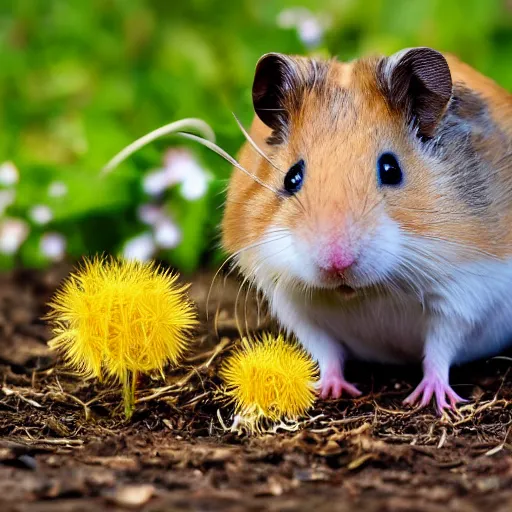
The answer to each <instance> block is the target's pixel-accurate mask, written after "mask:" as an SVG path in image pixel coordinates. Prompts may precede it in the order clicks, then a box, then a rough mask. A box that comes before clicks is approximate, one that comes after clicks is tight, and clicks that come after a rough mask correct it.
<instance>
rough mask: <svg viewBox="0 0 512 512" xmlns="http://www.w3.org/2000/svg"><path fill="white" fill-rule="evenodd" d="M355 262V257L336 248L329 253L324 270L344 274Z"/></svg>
mask: <svg viewBox="0 0 512 512" xmlns="http://www.w3.org/2000/svg"><path fill="white" fill-rule="evenodd" d="M353 263H354V257H353V256H352V255H350V254H348V253H346V252H344V251H339V250H334V251H331V252H330V254H329V255H328V258H327V261H326V262H325V265H324V266H323V270H324V271H325V272H328V273H329V274H342V273H343V272H344V271H345V270H347V268H349V267H350V266H351V265H352V264H353Z"/></svg>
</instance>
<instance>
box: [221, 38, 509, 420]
mask: <svg viewBox="0 0 512 512" xmlns="http://www.w3.org/2000/svg"><path fill="white" fill-rule="evenodd" d="M252 98H253V106H254V110H255V113H256V116H255V119H254V121H253V124H252V127H251V130H250V138H249V142H247V143H246V144H245V146H244V147H243V148H242V150H241V153H240V158H239V162H240V165H241V167H242V168H243V169H244V170H245V171H246V172H245V173H244V172H240V170H239V169H238V170H237V169H235V170H234V172H233V174H232V177H231V179H230V183H229V187H228V194H227V201H226V207H225V213H224V217H223V221H222V232H223V233H222V239H223V246H224V248H225V250H226V251H227V252H228V253H230V254H231V255H232V257H233V259H234V261H235V262H236V265H237V266H238V268H239V269H240V271H241V273H242V274H243V275H244V277H245V278H247V279H248V280H250V281H251V282H253V283H254V285H255V286H256V287H257V288H258V289H259V290H260V291H261V292H262V293H263V294H264V296H265V297H266V299H267V300H268V303H269V306H270V309H271V312H272V314H273V315H274V316H275V318H276V319H277V320H278V321H279V323H280V325H281V326H282V328H283V329H284V330H285V331H287V332H288V333H289V334H291V335H294V336H295V337H296V338H297V339H298V341H299V342H300V343H301V344H302V345H303V346H304V348H305V349H306V350H307V351H309V352H310V354H311V355H312V356H313V358H315V359H316V360H317V362H318V365H319V369H320V384H319V386H320V389H319V391H320V395H321V397H324V398H327V397H334V398H338V397H340V396H341V395H342V393H346V394H348V395H352V396H357V395H359V394H360V391H359V390H358V389H357V387H356V386H355V385H354V384H351V383H349V382H347V381H346V380H345V377H344V367H345V363H346V361H347V359H350V358H357V359H361V360H366V361H375V362H382V363H404V364H407V363H414V362H422V365H423V379H422V380H421V382H420V384H419V385H418V387H417V388H416V389H415V390H414V392H413V393H412V394H411V395H410V396H409V397H407V398H406V400H405V403H406V404H416V405H418V406H426V405H428V404H429V403H430V402H431V401H432V399H434V402H435V405H436V406H437V408H438V410H439V411H442V410H444V409H448V408H454V407H455V406H456V404H457V403H458V402H461V401H463V399H462V398H461V397H459V396H458V395H457V394H456V393H455V392H454V390H453V389H452V388H451V387H450V384H449V371H450V367H451V366H452V365H454V364H460V363H463V362H466V361H470V360H474V359H477V358H480V357H485V356H490V355H493V354H496V353H498V352H499V351H500V350H502V349H503V348H504V347H506V346H507V345H508V344H509V343H510V342H511V341H512V95H511V94H510V93H508V92H507V91H506V90H504V89H502V88H500V87H499V86H498V85H497V84H495V83H494V82H493V81H492V80H490V79H488V78H486V77H484V76H482V75H481V74H479V73H478V72H477V71H475V70H473V69H472V68H471V67H470V66H468V65H466V64H464V63H462V62H460V61H459V60H458V59H457V58H455V57H453V56H451V55H443V54H441V53H439V52H437V51H435V50H433V49H430V48H424V47H420V48H411V49H406V50H403V51H400V52H399V53H396V54H395V55H392V56H390V57H380V56H375V57H368V58H361V59H358V60H355V61H353V62H348V63H344V62H339V61H336V60H328V61H322V60H314V59H309V58H305V57H295V56H286V55H281V54H275V53H271V54H267V55H264V56H263V57H262V58H261V59H260V60H259V62H258V64H257V67H256V71H255V77H254V83H253V88H252Z"/></svg>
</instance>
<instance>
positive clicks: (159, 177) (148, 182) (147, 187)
mask: <svg viewBox="0 0 512 512" xmlns="http://www.w3.org/2000/svg"><path fill="white" fill-rule="evenodd" d="M169 185H170V184H169V179H168V176H167V173H166V171H165V169H157V170H155V171H151V172H150V173H148V174H146V176H144V179H143V181H142V188H143V189H144V192H146V194H149V195H150V196H158V195H160V194H161V193H162V192H164V191H165V190H167V188H169Z"/></svg>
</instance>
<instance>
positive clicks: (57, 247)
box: [39, 233, 67, 261]
mask: <svg viewBox="0 0 512 512" xmlns="http://www.w3.org/2000/svg"><path fill="white" fill-rule="evenodd" d="M66 245H67V243H66V238H65V237H64V236H63V235H61V234H60V233H45V234H44V235H43V236H42V237H41V241H40V243H39V248H40V250H41V252H42V253H43V254H44V255H45V256H46V257H47V258H49V259H50V260H52V261H60V260H62V259H63V258H64V256H65V255H66Z"/></svg>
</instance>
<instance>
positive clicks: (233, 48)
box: [0, 0, 512, 271]
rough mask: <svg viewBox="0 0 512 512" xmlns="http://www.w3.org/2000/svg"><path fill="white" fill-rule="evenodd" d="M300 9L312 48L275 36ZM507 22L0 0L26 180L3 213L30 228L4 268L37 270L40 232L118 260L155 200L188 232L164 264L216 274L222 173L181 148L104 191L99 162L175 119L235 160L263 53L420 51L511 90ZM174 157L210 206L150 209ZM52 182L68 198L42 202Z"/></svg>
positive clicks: (71, 247) (284, 32)
mask: <svg viewBox="0 0 512 512" xmlns="http://www.w3.org/2000/svg"><path fill="white" fill-rule="evenodd" d="M298 5H300V6H302V7H306V8H308V9H310V10H311V12H312V13H313V15H314V16H316V17H318V18H319V19H320V20H324V21H325V22H326V25H328V26H327V28H326V29H325V31H324V34H323V39H322V40H321V41H318V43H317V44H312V43H310V44H308V42H307V40H306V39H305V38H304V34H302V40H301V31H300V29H297V27H293V26H291V27H288V28H282V27H281V26H279V23H278V21H277V20H278V17H279V15H280V13H282V12H283V10H285V9H290V8H294V7H297V6H298ZM511 17H512V4H511V3H510V1H508V0H465V1H461V0H430V1H429V0H359V1H357V0H344V1H341V0H326V1H323V2H318V1H313V0H310V1H303V2H299V1H290V0H262V1H257V2H255V1H251V0H241V1H239V2H227V1H212V0H209V1H207V0H189V1H187V2H176V1H169V0H87V1H79V0H4V1H2V2H1V3H0V46H1V48H2V52H1V53H0V105H1V108H0V129H1V133H2V136H1V137H0V162H2V161H12V162H13V163H14V164H15V165H16V167H17V168H18V170H19V173H20V180H19V183H18V184H17V185H14V186H13V187H14V188H15V189H16V199H15V201H14V203H13V204H12V205H10V206H8V208H7V211H6V215H8V216H9V217H15V218H20V219H24V220H26V221H27V223H28V224H29V228H30V229H29V234H28V237H27V239H26V241H25V242H24V244H23V245H22V247H21V248H20V250H19V252H18V254H17V255H7V254H2V255H1V257H0V265H2V266H3V267H5V266H10V265H13V264H15V263H16V262H21V263H22V264H24V265H29V266H42V265H46V264H47V263H48V262H49V260H50V258H49V257H47V256H45V255H44V254H43V253H42V252H41V236H43V235H44V233H47V232H52V233H58V234H62V235H63V236H64V238H65V239H66V242H67V251H68V253H69V254H70V255H71V256H72V257H79V256H81V255H82V254H90V253H93V252H96V251H108V252H114V253H115V252H117V251H120V250H121V249H122V247H123V244H124V243H125V242H126V241H127V240H129V239H130V238H131V237H134V236H136V235H138V234H140V233H142V232H144V231H147V230H148V229H151V228H148V227H147V226H144V224H143V223H142V222H141V220H140V219H139V218H138V216H137V209H138V207H139V206H140V205H141V204H144V203H151V202H158V203H159V204H161V205H162V206H163V208H164V210H165V211H166V212H168V213H170V215H171V216H172V219H173V220H174V222H176V223H177V224H178V226H179V228H180V229H181V231H182V238H181V243H180V244H179V245H178V246H177V247H176V248H173V249H164V250H162V251H161V252H160V253H159V254H157V255H158V256H160V257H163V258H168V259H169V260H170V261H171V262H172V263H173V264H175V265H177V266H178V267H180V268H181V269H182V270H184V271H192V270H193V269H194V268H195V267H196V266H197V265H198V264H199V263H200V262H202V261H213V260H216V257H215V258H211V254H212V250H214V247H215V245H216V244H217V241H218V236H217V226H218V223H219V221H220V214H221V209H220V208H219V206H220V205H221V203H222V200H223V198H222V189H223V187H224V183H225V180H226V178H227V177H228V176H229V173H230V168H229V165H228V164H227V163H225V162H224V161H222V160H221V159H220V158H219V157H218V156H216V155H214V154H211V153H209V152H208V151H207V150H205V149H204V148H199V147H196V146H194V145H193V144H191V143H186V144H185V142H184V141H182V140H179V139H178V138H176V137H169V138H166V139H165V140H160V141H157V142H155V143H153V144H151V145H150V146H149V147H146V148H144V149H143V150H141V151H140V152H139V153H137V154H136V155H134V156H133V157H131V158H130V159H129V160H127V161H126V162H124V163H123V164H122V165H121V166H120V168H119V169H117V170H116V171H115V172H113V173H112V174H110V175H108V176H106V177H100V175H99V172H100V170H101V168H102V167H103V166H104V165H105V164H106V162H107V161H108V160H109V159H110V158H111V157H112V156H113V155H114V154H115V153H117V152H118V151H119V150H120V149H122V148H123V147H124V146H125V145H127V144H129V143H130V142H132V141H133V140H134V139H136V138H138V137H140V136H141V135H143V134H144V133H146V132H148V131H151V130H153V129H154V128H157V127H158V126H161V125H163V124H166V123H168V122H170V121H174V120H178V119H180V118H184V117H199V118H202V119H204V120H205V121H206V122H208V123H209V124H210V125H211V126H212V127H213V129H214V130H215V132H216V134H217V137H218V140H217V142H218V143H219V144H220V145H221V146H222V147H223V148H225V149H226V150H227V151H228V152H230V153H231V154H235V153H236V151H237V150H238V148H239V146H240V144H241V143H242V136H241V134H240V132H239V130H238V128H237V127H236V124H235V122H234V120H233V118H232V115H231V112H236V113H237V115H238V116H239V117H240V118H241V120H242V121H243V122H244V124H245V125H248V124H249V123H250V120H251V117H252V109H251V103H250V88H251V83H252V75H253V71H254V66H255V63H256V61H257V59H258V58H259V57H260V56H261V55H262V54H263V53H265V52H268V51H279V52H285V53H308V52H311V51H315V52H319V53H323V54H334V55H337V56H339V57H340V58H341V59H344V60H345V59H352V58H355V57H357V56H358V55H361V54H364V53H369V52H373V53H374V52H383V53H392V52H394V51H396V50H399V49H401V48H404V47H408V46H416V45H428V46H433V47H435V48H438V49H440V50H443V51H450V52H454V53H456V54H458V55H459V56H460V57H462V58H463V59H464V60H466V61H467V62H468V63H469V64H471V65H473V66H475V67H476V68H478V69H479V70H481V71H482V72H483V73H485V74H487V75H489V76H491V77H493V78H494V79H496V80H497V81H498V82H500V83H501V84H502V85H504V86H505V87H507V88H509V89H510V88H512V66H511V65H510V55H512V30H511V28H512V22H511ZM281 24H282V23H281ZM178 145H179V146H186V147H188V148H190V149H191V151H193V152H194V154H195V155H196V157H197V158H198V159H199V161H200V163H201V165H202V166H204V167H205V168H206V169H208V171H209V172H210V173H211V174H212V175H213V180H211V181H210V182H209V188H208V192H207V194H206V195H205V196H204V197H201V198H198V199H196V200H194V201H188V200H186V199H184V198H183V196H182V195H181V194H180V192H179V190H178V189H177V188H176V187H174V188H173V187H171V188H170V189H169V190H167V191H166V192H165V193H164V194H162V195H161V196H159V197H158V198H152V197H150V196H148V195H147V194H145V193H144V191H143V188H142V179H143V177H144V176H145V175H146V174H147V173H148V172H149V171H151V170H152V169H155V168H159V167H162V165H163V163H162V160H163V158H162V155H163V154H164V153H165V151H166V150H167V149H168V148H169V147H172V146H178ZM56 182H57V183H58V184H64V186H65V188H66V189H67V193H66V194H64V195H57V196H55V195H54V196H51V194H50V195H49V193H48V191H49V187H50V186H52V184H53V185H55V183H56ZM219 192H220V193H219ZM35 205H45V206H48V207H49V208H50V210H51V212H52V219H51V220H50V221H49V222H48V223H47V224H44V225H38V224H37V222H35V221H34V220H33V218H32V217H31V210H32V208H33V207H34V206H35ZM0 236H1V233H0ZM0 249H1V244H0ZM208 255H210V256H208Z"/></svg>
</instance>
